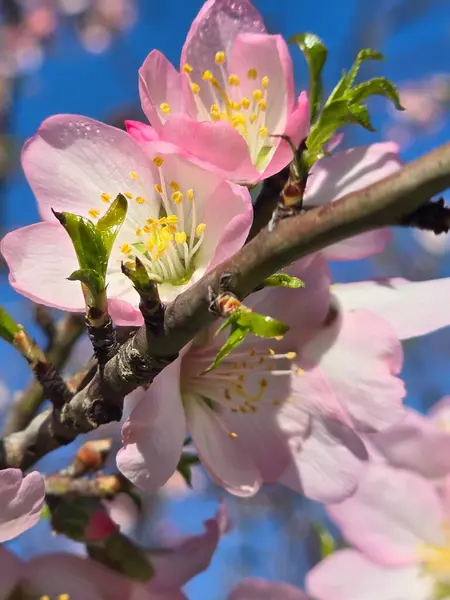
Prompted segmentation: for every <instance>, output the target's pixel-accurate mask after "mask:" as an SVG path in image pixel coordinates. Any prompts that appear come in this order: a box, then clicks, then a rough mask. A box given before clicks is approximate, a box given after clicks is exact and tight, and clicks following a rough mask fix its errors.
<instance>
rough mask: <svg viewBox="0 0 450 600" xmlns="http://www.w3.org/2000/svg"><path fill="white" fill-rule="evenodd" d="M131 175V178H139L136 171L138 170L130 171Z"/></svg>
mask: <svg viewBox="0 0 450 600" xmlns="http://www.w3.org/2000/svg"><path fill="white" fill-rule="evenodd" d="M130 177H131V179H137V178H138V174H137V173H136V171H130Z"/></svg>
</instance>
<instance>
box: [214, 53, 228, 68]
mask: <svg viewBox="0 0 450 600" xmlns="http://www.w3.org/2000/svg"><path fill="white" fill-rule="evenodd" d="M225 60H226V56H225V52H223V51H222V50H220V51H219V52H216V58H215V62H216V65H223V63H224V62H225Z"/></svg>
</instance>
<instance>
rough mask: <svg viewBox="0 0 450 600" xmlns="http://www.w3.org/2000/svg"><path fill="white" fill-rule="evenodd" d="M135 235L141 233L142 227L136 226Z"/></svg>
mask: <svg viewBox="0 0 450 600" xmlns="http://www.w3.org/2000/svg"><path fill="white" fill-rule="evenodd" d="M136 235H138V236H139V235H142V229H141V228H140V227H136Z"/></svg>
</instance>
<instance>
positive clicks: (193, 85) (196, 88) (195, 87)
mask: <svg viewBox="0 0 450 600" xmlns="http://www.w3.org/2000/svg"><path fill="white" fill-rule="evenodd" d="M191 91H192V93H193V94H199V93H200V86H199V85H198V83H191Z"/></svg>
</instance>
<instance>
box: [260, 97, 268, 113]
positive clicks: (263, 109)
mask: <svg viewBox="0 0 450 600" xmlns="http://www.w3.org/2000/svg"><path fill="white" fill-rule="evenodd" d="M258 107H259V110H260V111H261V112H266V109H267V102H266V101H265V100H264V98H263V99H262V100H260V101H259V102H258Z"/></svg>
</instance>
